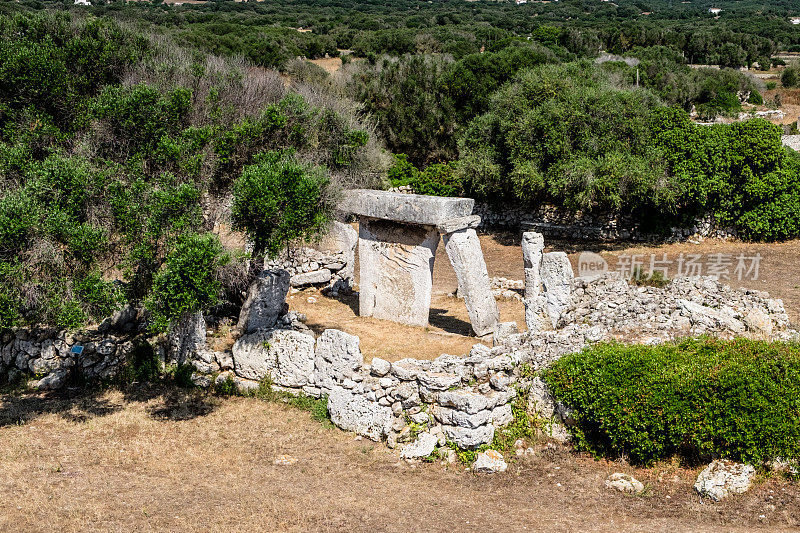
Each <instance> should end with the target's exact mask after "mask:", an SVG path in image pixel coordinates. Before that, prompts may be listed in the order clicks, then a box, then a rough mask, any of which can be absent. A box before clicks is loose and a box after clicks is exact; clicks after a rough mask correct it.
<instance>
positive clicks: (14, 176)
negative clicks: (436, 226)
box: [0, 12, 384, 330]
mask: <svg viewBox="0 0 800 533" xmlns="http://www.w3.org/2000/svg"><path fill="white" fill-rule="evenodd" d="M0 32H1V33H2V35H3V36H4V40H3V43H2V45H0V46H2V48H3V53H2V54H0V72H1V73H2V75H0V80H2V81H0V169H2V172H1V173H0V175H1V176H2V178H0V179H2V184H3V186H2V191H0V327H8V326H12V325H18V324H43V325H51V326H55V327H66V328H71V327H77V326H80V325H82V324H84V323H86V322H89V321H92V320H98V319H100V318H102V317H103V316H107V315H108V314H109V313H110V312H111V311H113V310H114V309H115V308H117V307H119V306H120V305H122V304H123V303H125V302H134V303H135V302H142V303H144V305H145V307H146V308H147V309H149V310H150V312H151V318H152V319H151V321H150V322H151V326H152V327H153V329H154V330H160V329H164V328H165V327H166V326H167V324H168V323H169V321H170V320H173V319H175V318H177V317H179V316H181V315H182V314H183V313H186V312H190V311H196V310H199V309H207V308H209V307H210V306H213V305H218V304H220V303H224V302H225V301H230V300H233V301H234V303H235V301H236V299H237V298H241V290H242V288H243V286H244V287H246V286H247V283H248V282H247V280H248V277H249V275H250V274H249V271H248V265H250V264H255V263H257V260H258V258H259V257H263V255H264V254H265V253H274V252H275V251H276V250H277V249H278V248H280V247H281V246H283V245H285V244H286V243H287V242H288V241H289V240H291V239H294V238H296V237H300V236H304V237H310V236H313V235H314V234H315V233H317V232H319V231H320V230H321V229H322V228H323V227H324V223H325V221H326V220H327V213H328V212H329V210H330V205H331V199H332V198H334V197H335V195H336V191H337V190H338V189H339V188H341V187H342V186H351V185H353V184H360V185H364V186H373V185H375V184H377V183H378V181H376V180H380V176H381V175H382V170H383V166H384V163H383V159H384V156H383V155H382V154H381V152H380V150H379V148H378V145H377V141H376V139H375V137H374V135H373V131H372V128H371V126H370V125H369V124H368V123H365V122H363V120H362V119H361V118H359V117H357V116H355V114H354V113H353V107H352V106H349V105H348V104H346V103H344V102H342V101H341V97H340V96H339V95H330V94H327V93H324V92H319V91H318V92H317V93H313V94H310V95H309V94H308V93H309V91H308V90H307V88H306V87H304V86H302V85H301V86H298V87H287V86H286V84H285V83H284V81H283V80H282V79H281V78H280V77H279V76H278V74H277V73H275V72H270V71H265V70H263V69H259V68H257V67H254V66H253V65H252V64H250V63H248V62H247V61H246V60H227V59H223V58H219V57H215V56H208V55H205V54H197V53H195V52H192V51H187V50H184V49H182V48H180V47H178V46H175V44H174V43H173V42H171V41H170V40H169V39H166V38H163V37H157V36H153V35H150V34H147V33H143V32H141V31H138V30H136V29H134V28H132V27H131V26H129V25H126V24H123V23H119V22H115V21H113V20H110V19H96V18H92V17H76V16H72V15H69V14H66V13H50V12H46V13H36V14H16V15H13V16H2V17H0ZM276 153H281V154H283V156H282V158H280V159H276V157H275V154H276ZM269 183H272V184H273V185H274V187H273V189H269V188H267V189H264V186H265V184H269ZM309 186H311V187H312V188H313V189H314V191H315V194H314V195H311V194H307V193H309V192H310V189H309ZM270 190H271V191H272V192H275V191H280V192H281V193H283V194H284V198H286V199H287V201H286V202H276V201H275V199H274V197H271V196H270V194H268V193H269V191H270ZM259 195H261V196H262V197H263V196H268V197H269V198H268V200H269V201H268V203H269V202H271V204H270V206H269V209H270V211H269V213H270V215H271V216H270V217H269V218H268V220H259V225H258V226H252V225H251V224H249V223H248V222H247V214H243V213H242V212H241V211H239V212H236V214H237V215H239V218H237V219H236V220H231V218H230V214H229V212H228V210H227V208H225V207H224V206H225V205H227V204H229V203H231V202H232V203H233V204H234V205H245V204H247V203H248V202H249V201H251V200H253V199H254V198H256V197H258V196H259ZM237 202H238V203H237ZM251 207H253V208H254V209H257V208H267V206H266V205H263V206H258V205H255V206H251ZM254 214H255V215H259V214H261V213H260V212H254ZM251 219H252V217H251ZM232 225H236V226H237V227H241V228H242V229H243V230H245V231H248V232H249V233H250V234H251V237H253V238H254V239H255V242H256V243H257V244H258V247H257V249H256V250H255V251H254V254H251V255H252V257H251V256H250V255H247V254H245V253H243V252H242V249H241V248H242V247H241V246H238V247H236V246H234V247H230V246H227V245H226V242H225V241H226V240H230V238H231V235H232V234H231V233H230V231H231V229H230V228H231V226H232ZM251 259H253V260H251ZM234 272H237V273H238V274H234Z"/></svg>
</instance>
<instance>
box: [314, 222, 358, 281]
mask: <svg viewBox="0 0 800 533" xmlns="http://www.w3.org/2000/svg"><path fill="white" fill-rule="evenodd" d="M357 243H358V232H357V231H356V230H354V229H353V227H352V226H350V225H349V224H344V223H342V222H338V221H334V222H333V224H331V227H330V228H329V229H328V233H327V234H326V235H325V236H324V237H323V238H322V241H321V242H320V243H319V246H317V248H319V249H320V250H322V251H325V252H332V253H337V252H341V253H343V254H344V258H345V264H344V268H343V269H342V270H340V271H339V273H338V278H339V279H338V280H337V283H338V284H339V285H338V286H337V287H336V290H338V291H350V290H352V289H353V274H354V268H355V263H356V244H357Z"/></svg>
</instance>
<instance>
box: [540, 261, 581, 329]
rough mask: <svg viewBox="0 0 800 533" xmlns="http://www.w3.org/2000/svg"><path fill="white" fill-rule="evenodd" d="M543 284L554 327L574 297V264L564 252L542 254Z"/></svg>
mask: <svg viewBox="0 0 800 533" xmlns="http://www.w3.org/2000/svg"><path fill="white" fill-rule="evenodd" d="M541 273H542V286H543V287H544V296H545V298H546V300H547V314H548V315H549V316H550V321H551V323H552V325H553V327H556V324H558V319H559V318H561V313H563V312H564V310H565V309H566V308H567V307H568V306H569V304H570V298H571V297H572V279H573V278H574V277H575V274H574V273H573V272H572V265H571V264H570V262H569V258H568V257H567V254H566V253H564V252H550V253H546V254H544V255H543V256H542V270H541Z"/></svg>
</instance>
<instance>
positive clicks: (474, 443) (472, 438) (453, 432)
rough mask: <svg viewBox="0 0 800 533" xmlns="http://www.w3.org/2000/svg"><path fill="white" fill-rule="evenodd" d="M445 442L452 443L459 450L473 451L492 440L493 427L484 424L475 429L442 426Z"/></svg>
mask: <svg viewBox="0 0 800 533" xmlns="http://www.w3.org/2000/svg"><path fill="white" fill-rule="evenodd" d="M442 431H443V432H444V434H445V437H446V438H447V440H449V441H451V442H454V443H455V444H456V445H457V446H458V447H459V448H464V449H475V448H477V447H479V446H480V445H482V444H489V443H490V442H492V439H494V426H492V425H491V424H486V425H485V426H480V427H477V428H474V429H473V428H464V427H458V426H442Z"/></svg>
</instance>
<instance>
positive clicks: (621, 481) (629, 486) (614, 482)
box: [606, 472, 644, 494]
mask: <svg viewBox="0 0 800 533" xmlns="http://www.w3.org/2000/svg"><path fill="white" fill-rule="evenodd" d="M606 488H609V489H616V490H618V491H620V492H627V493H629V494H640V493H641V492H643V491H644V485H642V483H641V481H639V480H637V479H636V478H635V477H633V476H631V475H628V474H623V473H622V472H615V473H613V474H611V475H610V476H608V479H606Z"/></svg>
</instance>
